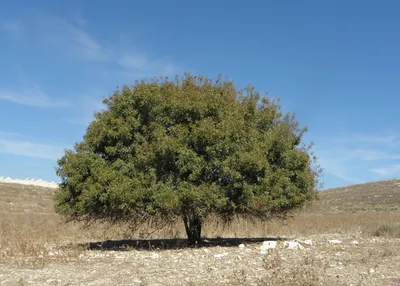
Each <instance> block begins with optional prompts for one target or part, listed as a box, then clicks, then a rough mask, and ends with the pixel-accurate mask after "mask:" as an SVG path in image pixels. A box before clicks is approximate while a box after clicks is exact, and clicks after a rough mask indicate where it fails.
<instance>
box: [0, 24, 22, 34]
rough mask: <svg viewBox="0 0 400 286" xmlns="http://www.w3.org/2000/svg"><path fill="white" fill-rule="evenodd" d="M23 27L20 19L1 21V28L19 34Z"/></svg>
mask: <svg viewBox="0 0 400 286" xmlns="http://www.w3.org/2000/svg"><path fill="white" fill-rule="evenodd" d="M21 29H22V26H21V22H20V21H6V22H2V23H0V30H1V31H4V32H9V33H13V34H18V33H19V32H20V31H21Z"/></svg>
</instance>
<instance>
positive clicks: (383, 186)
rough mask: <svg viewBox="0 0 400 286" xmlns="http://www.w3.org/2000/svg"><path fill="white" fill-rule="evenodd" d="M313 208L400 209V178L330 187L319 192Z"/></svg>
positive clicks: (333, 209) (349, 209)
mask: <svg viewBox="0 0 400 286" xmlns="http://www.w3.org/2000/svg"><path fill="white" fill-rule="evenodd" d="M319 198H320V200H319V201H318V202H316V203H315V204H314V206H313V210H317V211H321V212H328V211H350V212H354V211H397V210H400V180H387V181H378V182H372V183H366V184H358V185H351V186H346V187H341V188H334V189H329V190H326V191H322V192H320V194H319Z"/></svg>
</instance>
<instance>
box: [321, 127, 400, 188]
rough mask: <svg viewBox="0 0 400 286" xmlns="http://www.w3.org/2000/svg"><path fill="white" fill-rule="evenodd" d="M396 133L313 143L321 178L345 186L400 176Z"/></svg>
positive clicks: (398, 139) (335, 138)
mask: <svg viewBox="0 0 400 286" xmlns="http://www.w3.org/2000/svg"><path fill="white" fill-rule="evenodd" d="M399 134H400V133H398V132H391V133H388V134H356V135H352V134H340V135H336V136H335V135H332V136H331V137H329V138H327V137H320V138H317V140H315V143H316V144H315V153H316V155H317V156H318V158H319V163H320V164H321V167H322V168H323V169H324V174H325V175H330V176H333V177H336V178H338V179H340V180H343V181H346V182H348V183H351V184H354V183H363V182H367V181H372V180H381V179H389V177H390V178H391V177H392V176H393V175H399V176H400V169H399V168H400V144H398V142H400V135H399Z"/></svg>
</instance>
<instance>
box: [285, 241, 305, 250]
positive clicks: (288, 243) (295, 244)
mask: <svg viewBox="0 0 400 286" xmlns="http://www.w3.org/2000/svg"><path fill="white" fill-rule="evenodd" d="M283 247H284V248H287V249H303V248H304V246H302V245H301V244H300V243H299V242H297V241H285V242H284V243H283Z"/></svg>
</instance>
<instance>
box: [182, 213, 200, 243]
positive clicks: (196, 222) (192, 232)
mask: <svg viewBox="0 0 400 286" xmlns="http://www.w3.org/2000/svg"><path fill="white" fill-rule="evenodd" d="M183 222H184V223H185V230H186V235H187V238H188V240H189V244H190V245H192V244H196V243H199V242H200V241H201V226H202V224H203V220H202V219H201V218H200V217H199V216H195V215H190V216H184V217H183Z"/></svg>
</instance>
